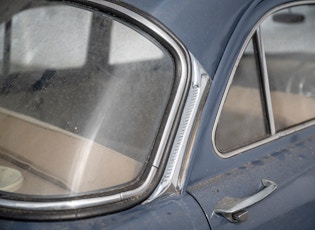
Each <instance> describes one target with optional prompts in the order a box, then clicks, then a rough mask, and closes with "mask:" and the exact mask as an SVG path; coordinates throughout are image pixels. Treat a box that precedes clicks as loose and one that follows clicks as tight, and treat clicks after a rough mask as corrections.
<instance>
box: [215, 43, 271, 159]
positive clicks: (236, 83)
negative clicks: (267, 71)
mask: <svg viewBox="0 0 315 230" xmlns="http://www.w3.org/2000/svg"><path fill="white" fill-rule="evenodd" d="M255 56H256V55H255V54H254V49H253V45H252V41H250V43H249V45H248V46H247V48H246V50H245V52H244V54H243V56H242V58H241V60H240V62H239V65H238V67H237V69H236V72H235V75H234V78H233V82H232V84H231V86H230V89H229V91H228V95H227V97H226V100H225V102H224V105H223V109H222V112H221V114H220V117H219V121H218V125H217V129H216V134H215V143H216V146H217V148H218V150H219V151H221V152H223V153H224V152H228V151H232V150H235V149H237V148H239V147H243V146H245V145H248V144H251V143H253V142H255V141H258V140H260V139H262V138H263V137H265V136H266V135H267V128H266V127H267V126H266V121H265V119H266V118H265V115H264V109H263V106H264V105H263V102H262V96H261V95H262V89H261V84H260V80H259V69H258V64H257V61H256V57H255Z"/></svg>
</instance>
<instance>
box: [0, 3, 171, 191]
mask: <svg viewBox="0 0 315 230" xmlns="http://www.w3.org/2000/svg"><path fill="white" fill-rule="evenodd" d="M174 73H175V67H174V61H173V59H172V57H171V56H170V54H169V53H168V52H167V51H166V50H165V49H164V48H163V47H162V46H161V45H159V44H158V43H157V42H156V41H154V40H153V39H152V38H150V37H149V36H148V35H146V34H145V33H144V32H139V31H138V30H135V29H134V28H131V27H130V26H128V25H126V24H124V23H122V22H120V21H117V20H115V19H114V18H112V17H109V16H107V15H105V14H102V13H98V12H92V11H87V10H84V9H81V8H75V7H72V6H68V5H62V4H49V5H41V6H37V7H32V8H29V9H26V10H23V11H21V12H16V13H14V14H12V15H10V17H7V18H6V20H5V21H2V22H1V23H0V81H1V85H0V190H3V191H10V192H15V193H20V194H33V195H67V194H77V193H84V192H91V191H95V190H99V189H106V188H112V187H114V186H117V185H121V184H124V183H127V182H130V181H132V180H134V179H135V178H136V177H137V176H138V175H139V173H140V172H141V170H142V168H143V167H144V165H145V162H146V161H147V160H148V157H150V154H151V151H152V148H153V145H154V143H155V141H156V137H157V134H158V132H159V129H160V125H161V122H162V119H163V116H164V114H165V110H166V107H167V104H168V103H169V100H170V95H171V91H172V89H173V86H174V81H175V75H174ZM10 175H11V177H10Z"/></svg>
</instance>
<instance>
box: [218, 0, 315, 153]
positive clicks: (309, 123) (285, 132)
mask: <svg viewBox="0 0 315 230" xmlns="http://www.w3.org/2000/svg"><path fill="white" fill-rule="evenodd" d="M313 4H315V1H314V0H311V1H300V2H292V3H285V4H283V5H280V6H276V7H275V8H273V9H271V10H270V11H268V12H267V13H266V14H265V15H264V16H263V17H261V18H260V20H259V21H258V22H257V23H256V24H255V26H254V27H253V28H252V30H251V31H250V33H249V34H248V36H247V38H246V40H245V42H244V44H243V46H242V48H241V50H240V52H239V54H238V56H237V59H236V61H235V63H234V66H233V69H232V72H231V74H230V76H229V80H228V83H227V85H226V88H225V90H224V94H223V97H222V99H221V102H220V105H219V109H218V111H217V114H216V118H215V122H214V125H213V129H212V146H213V149H214V151H215V153H216V154H217V155H218V156H219V157H221V158H230V157H233V156H236V155H238V154H240V153H243V152H246V151H248V150H250V149H253V148H256V147H258V146H261V145H263V144H266V143H268V142H271V141H274V140H277V139H279V138H281V137H284V136H287V135H289V134H292V133H294V132H297V131H300V130H302V129H305V128H308V127H310V126H313V125H315V118H314V119H313V120H310V121H306V122H305V123H302V124H299V125H296V126H294V127H292V128H288V129H286V130H283V131H280V132H278V133H275V134H271V136H269V137H267V138H265V139H262V140H260V141H257V142H254V143H252V144H249V145H246V146H244V147H240V148H238V149H236V150H233V151H230V152H227V153H222V152H220V150H219V149H218V148H217V147H216V142H215V133H216V130H217V127H218V123H219V117H220V115H221V112H222V109H223V105H224V102H225V100H226V97H227V94H228V91H229V89H230V87H231V84H232V81H233V78H234V75H235V72H236V69H237V67H238V64H239V62H240V60H241V58H242V56H243V53H244V52H245V49H246V47H247V45H248V43H249V41H250V40H251V39H252V37H253V36H254V33H255V32H256V31H257V30H258V28H259V27H260V25H261V24H262V23H263V22H264V21H265V20H266V19H267V18H268V17H269V16H271V15H272V14H273V13H275V12H277V11H279V10H282V9H285V8H289V7H293V6H302V5H313ZM259 52H260V51H259Z"/></svg>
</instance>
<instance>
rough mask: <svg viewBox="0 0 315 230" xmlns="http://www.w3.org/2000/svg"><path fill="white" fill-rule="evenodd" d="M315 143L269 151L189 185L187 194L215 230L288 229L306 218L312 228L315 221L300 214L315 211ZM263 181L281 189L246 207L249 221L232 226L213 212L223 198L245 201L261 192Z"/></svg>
mask: <svg viewBox="0 0 315 230" xmlns="http://www.w3.org/2000/svg"><path fill="white" fill-rule="evenodd" d="M287 139H288V138H287ZM314 141H315V136H313V137H311V138H309V139H307V140H305V141H300V142H296V143H295V144H292V145H289V146H287V147H283V148H280V149H278V150H276V151H273V152H272V151H270V152H269V153H268V151H267V152H266V154H265V156H262V157H260V158H256V159H254V160H252V161H249V162H244V163H243V164H241V165H239V166H238V167H236V168H232V169H230V170H228V171H226V172H222V173H221V174H218V175H216V176H214V177H212V178H208V179H206V180H202V181H200V182H199V183H195V184H194V185H192V186H189V187H188V191H189V192H190V193H191V194H192V195H193V196H194V197H195V198H196V199H197V200H198V201H199V203H201V204H202V207H203V208H204V210H205V212H206V214H207V216H208V218H209V220H210V223H211V227H212V228H213V229H218V228H219V229H230V228H233V229H237V228H239V229H253V228H257V227H262V226H263V227H266V228H267V227H274V226H275V225H279V227H281V226H283V228H282V227H281V228H282V229H285V226H290V227H293V225H295V227H298V225H299V224H300V223H301V222H303V221H304V219H305V218H307V219H306V222H305V223H304V222H303V223H304V226H305V227H310V224H314V220H313V221H311V220H309V216H308V215H301V214H302V213H310V212H311V210H315V183H314V182H315V164H314V162H315V151H314V144H313V143H314ZM253 158H254V157H253ZM222 160H224V159H222ZM261 179H270V180H273V181H274V182H275V183H276V184H277V185H278V187H277V189H276V190H275V191H274V192H273V193H271V194H270V195H269V196H267V197H266V198H265V199H263V200H261V201H260V202H258V203H256V204H254V205H252V206H250V207H248V208H246V210H247V211H248V220H247V221H245V222H241V223H231V222H229V221H228V220H227V219H226V218H224V217H223V216H222V215H218V214H216V213H214V209H215V206H216V205H217V203H218V202H219V201H220V200H222V199H223V198H224V197H235V198H243V197H247V196H251V195H253V194H256V193H257V192H258V191H260V190H261V189H262V184H261ZM301 211H302V212H301ZM287 215H289V216H291V217H292V219H289V216H287ZM293 217H294V218H293ZM287 222H289V223H287Z"/></svg>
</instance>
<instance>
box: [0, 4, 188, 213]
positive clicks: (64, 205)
mask: <svg viewBox="0 0 315 230" xmlns="http://www.w3.org/2000/svg"><path fill="white" fill-rule="evenodd" d="M87 2H91V3H97V4H99V5H100V6H105V7H108V8H111V9H113V10H117V11H119V12H121V13H123V14H125V15H127V16H128V17H130V18H132V19H133V20H135V21H137V22H139V23H141V24H142V25H144V26H145V27H147V28H148V29H150V30H152V31H153V32H154V33H156V34H158V35H159V37H160V38H162V39H163V40H164V41H165V42H166V43H168V44H169V45H170V46H171V47H172V48H173V49H174V51H175V52H176V53H177V55H178V57H179V62H180V66H181V76H180V82H179V85H178V89H177V92H176V95H175V98H174V101H173V104H172V108H171V111H170V113H169V117H168V119H167V122H166V125H165V129H164V131H163V134H162V138H161V141H160V145H159V147H158V150H157V154H156V157H155V159H154V163H153V166H152V167H151V169H150V172H149V174H148V176H147V178H146V180H145V181H144V183H143V184H142V185H141V186H140V187H138V188H136V189H133V190H130V191H126V192H122V193H120V194H115V195H110V196H103V197H96V198H86V199H78V200H66V201H47V202H46V201H41V202H36V201H20V200H9V199H3V198H0V207H6V208H11V209H23V210H30V211H57V210H58V211H60V210H74V209H79V208H88V207H94V206H100V205H105V204H111V203H115V202H119V201H123V200H125V199H129V198H132V197H136V196H139V195H141V193H143V192H145V191H146V190H147V189H148V188H149V186H150V184H151V182H152V181H153V179H154V177H155V175H156V173H157V169H158V168H159V166H160V162H161V159H162V156H163V153H164V151H165V148H166V144H167V140H168V138H169V135H170V132H171V129H172V126H173V123H174V120H175V117H176V114H177V112H178V108H179V105H180V103H181V101H182V99H183V94H184V90H185V86H186V84H187V79H188V77H189V76H188V62H189V61H188V60H187V59H186V58H187V57H186V55H185V53H184V51H183V49H182V47H180V45H179V44H178V43H177V42H176V41H175V40H174V39H173V38H172V37H171V36H170V35H169V34H168V33H167V32H165V31H164V30H163V29H161V28H160V27H158V26H157V25H156V24H154V23H153V22H151V21H149V20H148V19H146V18H144V17H142V16H141V15H138V14H137V13H135V12H133V11H131V10H129V9H127V8H124V7H122V6H120V5H117V4H115V3H112V2H106V1H103V0H87Z"/></svg>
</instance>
